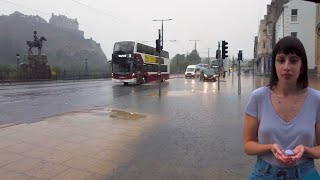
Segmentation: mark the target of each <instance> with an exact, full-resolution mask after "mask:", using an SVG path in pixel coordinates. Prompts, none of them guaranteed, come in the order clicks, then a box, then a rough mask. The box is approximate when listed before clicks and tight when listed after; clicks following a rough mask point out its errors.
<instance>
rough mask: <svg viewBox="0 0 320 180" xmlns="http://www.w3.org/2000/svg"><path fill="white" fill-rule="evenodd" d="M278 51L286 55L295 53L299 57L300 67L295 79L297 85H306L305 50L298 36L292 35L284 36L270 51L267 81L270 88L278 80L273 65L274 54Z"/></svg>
mask: <svg viewBox="0 0 320 180" xmlns="http://www.w3.org/2000/svg"><path fill="white" fill-rule="evenodd" d="M278 53H284V54H286V55H288V54H295V55H297V56H299V57H300V58H301V69H300V75H299V77H298V80H297V87H300V88H306V87H308V85H309V80H308V60H307V55H306V50H305V49H304V47H303V44H302V42H301V41H300V40H299V39H298V38H296V37H293V36H286V37H284V38H282V39H280V41H278V42H277V44H276V45H275V46H274V48H273V51H272V64H271V76H270V82H269V86H270V89H272V88H273V86H275V85H277V84H278V81H279V79H278V76H277V71H276V65H275V61H276V56H277V54H278Z"/></svg>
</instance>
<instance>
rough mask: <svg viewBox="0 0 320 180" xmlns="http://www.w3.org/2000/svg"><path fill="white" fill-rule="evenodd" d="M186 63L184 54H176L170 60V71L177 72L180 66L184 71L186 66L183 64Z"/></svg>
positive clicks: (180, 70)
mask: <svg viewBox="0 0 320 180" xmlns="http://www.w3.org/2000/svg"><path fill="white" fill-rule="evenodd" d="M185 63H186V57H185V55H184V54H176V55H175V56H174V57H173V58H172V59H171V62H170V71H171V72H177V71H178V68H177V66H178V67H179V72H182V71H184V66H183V64H185Z"/></svg>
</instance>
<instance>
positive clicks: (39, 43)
mask: <svg viewBox="0 0 320 180" xmlns="http://www.w3.org/2000/svg"><path fill="white" fill-rule="evenodd" d="M43 41H47V39H46V38H45V37H44V36H41V37H40V39H39V40H37V39H35V41H27V44H28V46H29V50H28V54H33V53H32V50H31V49H32V48H33V47H36V48H38V53H39V55H40V54H41V49H42V43H43Z"/></svg>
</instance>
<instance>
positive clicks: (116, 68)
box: [112, 59, 133, 74]
mask: <svg viewBox="0 0 320 180" xmlns="http://www.w3.org/2000/svg"><path fill="white" fill-rule="evenodd" d="M132 64H133V61H128V59H114V60H113V61H112V68H113V72H114V73H119V74H128V73H131V69H132Z"/></svg>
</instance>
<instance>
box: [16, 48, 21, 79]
mask: <svg viewBox="0 0 320 180" xmlns="http://www.w3.org/2000/svg"><path fill="white" fill-rule="evenodd" d="M16 57H17V77H19V74H20V68H19V64H20V54H19V53H17V54H16Z"/></svg>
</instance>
